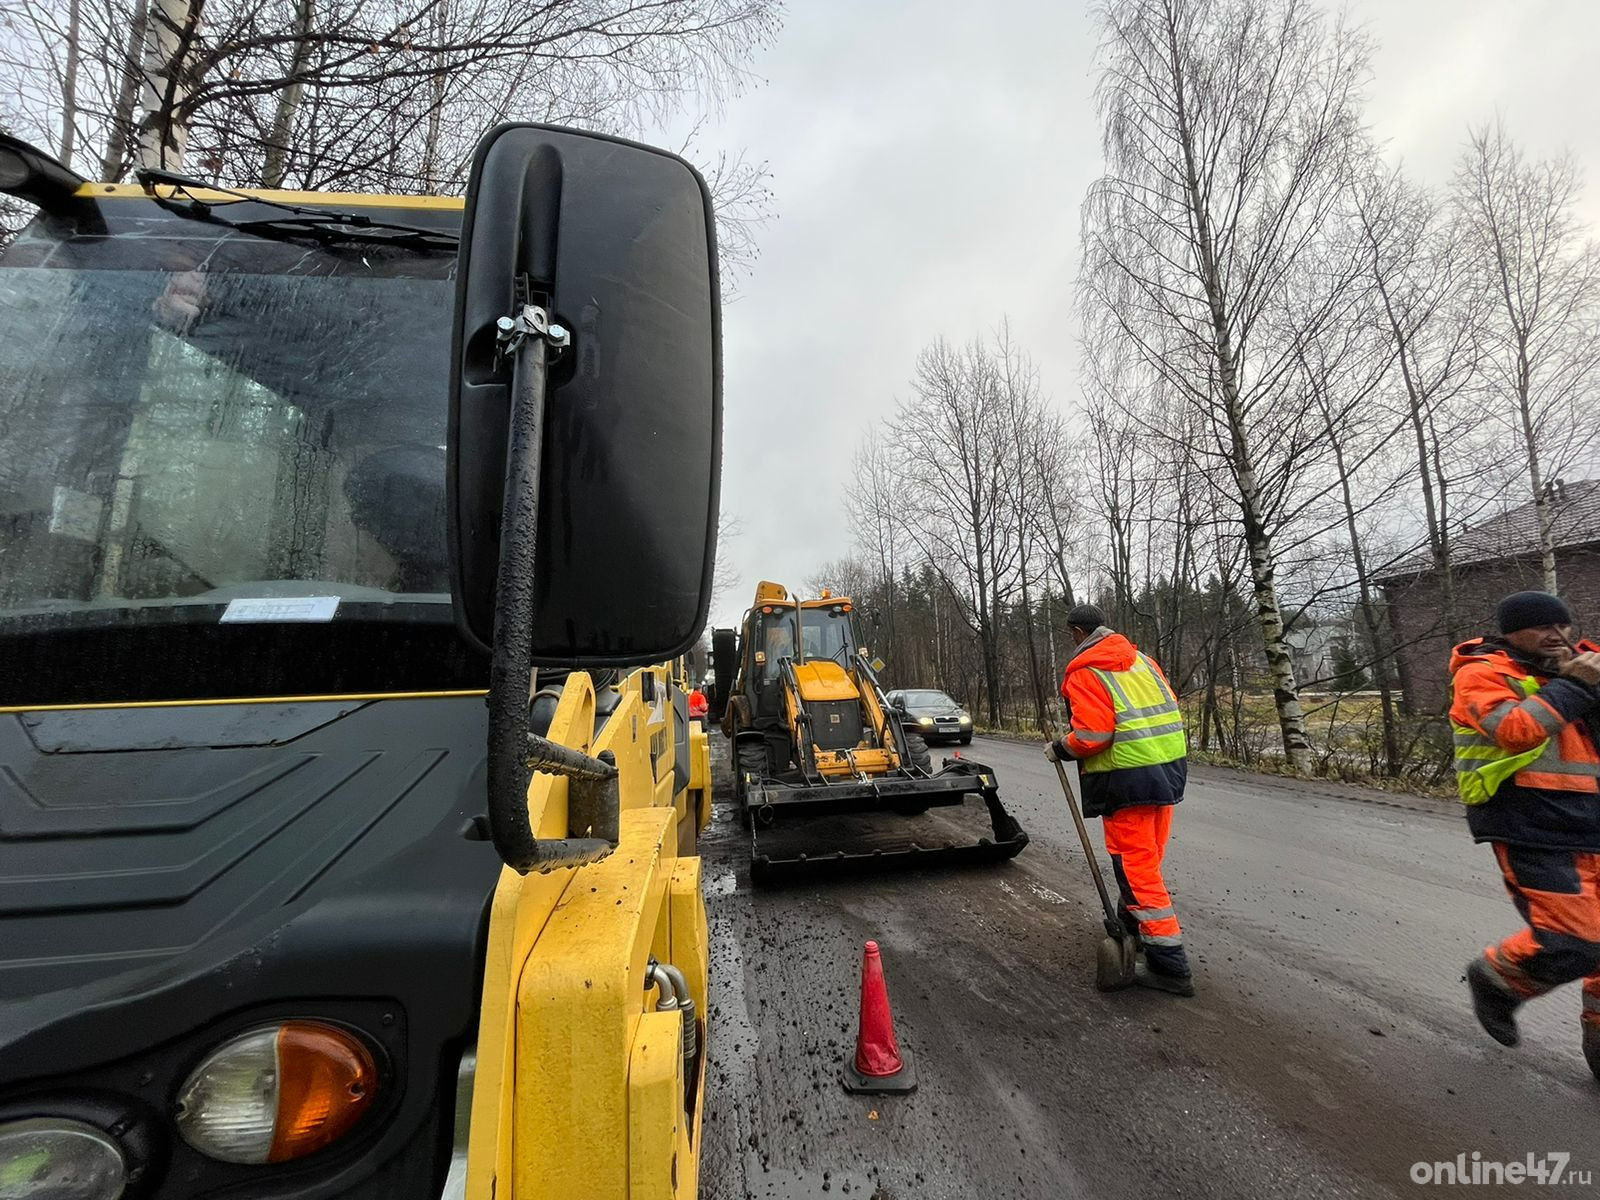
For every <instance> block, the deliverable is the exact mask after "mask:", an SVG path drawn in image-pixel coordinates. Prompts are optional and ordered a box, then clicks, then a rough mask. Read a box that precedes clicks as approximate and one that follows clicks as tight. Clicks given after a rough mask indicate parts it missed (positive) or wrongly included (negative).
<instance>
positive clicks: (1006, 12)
mask: <svg viewBox="0 0 1600 1200" xmlns="http://www.w3.org/2000/svg"><path fill="white" fill-rule="evenodd" d="M1350 12H1351V15H1352V16H1353V17H1354V19H1355V20H1357V21H1358V22H1362V23H1364V24H1366V25H1367V27H1368V28H1369V30H1370V31H1371V33H1372V34H1373V35H1374V37H1375V38H1376V40H1377V42H1378V51H1377V55H1376V59H1375V63H1374V67H1375V79H1374V81H1373V83H1372V86H1371V89H1370V102H1369V105H1368V110H1367V111H1368V119H1369V121H1370V124H1371V126H1372V128H1373V130H1374V132H1375V134H1376V135H1377V136H1378V137H1379V138H1380V139H1383V140H1384V141H1385V142H1387V143H1388V146H1389V150H1390V153H1391V155H1392V156H1394V157H1398V158H1403V159H1404V160H1405V162H1406V163H1407V164H1408V166H1409V168H1410V170H1411V173H1412V175H1413V177H1414V178H1416V179H1417V180H1419V181H1421V182H1425V183H1429V184H1443V183H1444V182H1445V181H1446V180H1448V178H1449V176H1450V173H1451V170H1452V167H1453V165H1454V161H1455V158H1456V156H1457V154H1458V152H1459V149H1460V145H1461V142H1462V139H1463V137H1464V135H1465V132H1466V129H1467V127H1468V125H1469V124H1473V123H1476V122H1479V121H1482V120H1483V119H1485V118H1487V117H1489V116H1492V115H1493V113H1494V112H1495V111H1496V110H1498V111H1499V112H1501V113H1502V114H1503V115H1504V117H1505V120H1506V123H1507V125H1508V127H1509V128H1510V130H1511V132H1512V134H1513V136H1515V137H1516V138H1517V139H1518V140H1520V141H1521V142H1523V143H1524V145H1525V146H1526V147H1527V148H1528V149H1529V150H1530V151H1531V152H1533V153H1536V154H1540V155H1548V154H1553V153H1555V152H1556V151H1558V150H1560V149H1561V148H1563V147H1566V148H1569V149H1571V150H1572V151H1573V152H1574V153H1575V154H1576V155H1577V156H1578V158H1579V160H1580V162H1582V163H1583V164H1584V166H1585V169H1586V171H1587V172H1588V175H1589V186H1588V191H1587V195H1586V205H1585V208H1586V213H1587V215H1588V217H1589V220H1590V221H1591V222H1592V223H1593V224H1594V225H1595V227H1596V229H1597V232H1600V98H1597V86H1600V80H1597V78H1596V76H1597V73H1600V61H1597V59H1596V48H1597V47H1600V0H1544V2H1542V3H1534V2H1528V0H1387V2H1385V0H1352V3H1351V5H1350ZM1094 39H1095V31H1094V27H1093V25H1092V23H1091V20H1090V16H1089V12H1088V8H1087V6H1086V5H1074V4H1071V3H1067V4H1052V3H1047V2H1029V3H1023V2H1020V0H988V2H987V3H981V4H979V3H971V2H962V3H954V2H949V0H939V2H937V3H935V2H931V0H921V2H914V0H898V2H888V0H792V3H791V8H790V11H789V14H788V19H787V22H786V24H785V27H784V29H783V31H782V33H781V34H780V35H779V37H778V40H777V42H776V44H775V45H774V46H773V47H772V48H771V49H770V50H768V51H767V52H766V53H765V54H764V55H763V56H762V57H761V58H760V60H759V61H758V62H757V63H756V71H757V73H758V74H759V75H761V76H762V77H763V79H764V80H765V82H764V83H763V84H762V85H761V86H759V87H758V88H756V89H755V90H753V91H752V92H750V93H749V94H747V95H745V96H743V97H741V98H739V99H737V100H735V101H733V102H732V103H731V104H730V105H729V107H728V109H727V112H726V114H725V116H724V118H723V119H722V120H721V121H720V122H719V124H718V125H717V127H716V128H715V129H714V130H711V131H709V132H711V133H712V135H713V138H712V140H713V141H714V143H715V144H720V145H726V146H729V147H744V148H746V149H747V151H748V152H749V153H750V155H751V156H752V157H753V158H756V159H765V160H766V161H767V162H768V164H769V166H770V169H771V172H772V186H773V190H774V192H775V194H776V205H777V210H778V218H777V220H775V221H774V222H773V223H772V224H771V225H770V226H769V227H768V228H767V229H766V230H765V232H764V234H763V236H762V239H761V246H762V256H761V259H760V261H759V262H758V263H757V264H756V267H755V270H754V273H753V275H752V276H751V277H750V278H749V279H748V280H746V282H745V283H744V285H743V288H742V292H743V295H742V296H741V298H740V299H739V300H738V301H737V302H735V303H734V304H732V305H730V306H729V308H728V309H727V312H726V314H725V324H724V336H725V351H726V393H725V395H726V406H727V424H726V438H725V443H724V458H723V476H722V478H723V508H724V510H725V511H727V512H730V513H734V514H737V515H739V516H740V518H741V520H742V521H743V524H744V533H743V534H742V535H741V536H740V537H738V538H737V539H735V540H733V541H731V542H730V543H729V544H727V545H726V546H725V547H724V550H723V552H724V554H726V555H727V556H728V557H729V558H730V559H731V560H732V565H733V567H734V569H735V570H737V571H738V573H739V574H740V575H741V576H742V577H743V581H742V583H741V584H740V586H739V587H738V588H736V589H734V590H733V591H732V593H731V594H729V595H728V596H727V597H725V598H724V600H723V602H722V604H721V605H720V606H719V610H718V611H715V612H713V614H712V615H713V620H714V621H715V622H716V623H717V624H730V623H732V622H733V621H735V620H736V619H737V618H738V615H739V613H740V612H741V611H742V610H743V608H744V606H745V605H746V604H747V603H748V602H749V597H750V594H751V592H752V591H753V589H754V587H755V583H756V580H758V579H762V578H767V579H775V580H778V581H779V582H782V583H785V584H787V585H789V586H790V587H799V586H801V585H803V583H804V581H805V580H806V579H807V578H809V577H810V576H811V575H812V574H814V573H815V571H816V570H817V568H818V567H819V566H820V565H821V564H822V563H824V562H826V561H827V560H829V559H832V558H837V557H840V556H841V555H843V554H845V553H846V552H847V551H848V550H849V549H850V533H849V528H848V525H847V522H846V519H845V514H844V510H843V506H842V503H841V489H842V488H843V486H844V484H845V482H846V479H847V476H848V469H849V463H850V458H851V455H852V453H853V452H854V450H855V447H856V445H857V443H858V442H859V440H860V438H861V436H862V434H863V433H864V432H865V430H866V429H867V428H868V427H869V426H870V425H872V424H873V423H874V422H879V421H882V420H884V419H885V418H887V417H888V416H889V415H890V414H892V412H893V410H894V405H895V400H896V398H897V397H898V396H902V395H904V394H905V391H906V386H905V385H906V380H907V379H908V378H909V376H910V373H911V367H912V363H913V360H914V359H915V357H916V354H917V351H918V350H919V349H920V348H921V347H922V346H924V345H925V344H927V343H928V342H930V341H932V340H933V339H934V338H935V337H937V336H938V335H940V334H944V335H946V336H948V337H951V338H955V339H962V338H966V337H969V336H971V335H972V334H973V333H975V332H979V331H982V330H984V329H987V328H989V327H991V326H992V325H993V324H994V323H995V322H996V321H998V320H999V319H1000V317H1001V316H1002V315H1009V316H1010V318H1011V320H1012V323H1013V329H1014V331H1015V333H1016V335H1017V337H1018V339H1019V340H1020V341H1021V343H1022V344H1023V345H1024V346H1025V347H1026V348H1027V349H1028V350H1029V352H1030V353H1031V354H1032V355H1033V356H1034V358H1035V360H1036V361H1037V362H1038V364H1039V366H1040V370H1041V375H1042V382H1043V385H1044V389H1045V391H1046V393H1047V394H1048V395H1049V396H1051V397H1052V399H1053V401H1054V403H1055V404H1056V405H1058V406H1059V407H1062V408H1063V409H1070V408H1071V407H1072V406H1073V405H1074V404H1075V402H1076V387H1075V383H1074V359H1075V349H1074V325H1073V319H1072V281H1073V274H1074V271H1075V269H1076V259H1077V240H1078V206H1079V203H1080V201H1081V199H1082V197H1083V194H1084V190H1085V188H1086V187H1087V185H1088V183H1089V181H1090V180H1091V179H1093V178H1094V177H1095V176H1096V175H1097V174H1098V173H1099V169H1100V144H1099V131H1098V128H1097V126H1096V123H1095V114H1094V108H1093V103H1092V95H1091V93H1092V88H1093V76H1092V63H1093V51H1094Z"/></svg>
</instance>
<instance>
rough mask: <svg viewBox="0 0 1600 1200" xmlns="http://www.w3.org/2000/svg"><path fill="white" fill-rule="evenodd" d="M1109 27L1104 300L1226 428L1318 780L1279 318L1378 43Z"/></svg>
mask: <svg viewBox="0 0 1600 1200" xmlns="http://www.w3.org/2000/svg"><path fill="white" fill-rule="evenodd" d="M1099 20H1100V26H1101V29H1102V32H1103V40H1102V44H1101V52H1100V81H1099V91H1098V98H1099V105H1100V113H1101V117H1102V121H1103V124H1104V145H1105V152H1106V158H1107V165H1106V174H1105V176H1104V177H1102V178H1101V179H1100V180H1099V181H1098V182H1097V183H1096V184H1095V185H1094V186H1093V187H1092V189H1091V192H1090V196H1089V199H1088V201H1087V203H1086V206H1085V222H1084V224H1085V231H1084V240H1085V273H1084V284H1085V290H1086V294H1087V301H1086V303H1088V304H1089V305H1092V306H1093V307H1095V308H1097V309H1099V310H1100V311H1101V312H1103V313H1104V314H1105V316H1106V317H1107V318H1108V319H1110V320H1112V321H1114V322H1115V323H1116V325H1117V327H1118V328H1119V329H1120V331H1121V333H1122V335H1123V336H1124V337H1125V338H1127V339H1128V340H1129V341H1130V342H1131V343H1132V344H1133V345H1134V346H1135V347H1136V348H1137V349H1138V351H1139V352H1140V354H1141V356H1142V357H1143V359H1144V360H1145V362H1146V363H1147V364H1148V366H1149V367H1150V369H1151V370H1152V371H1154V372H1156V373H1157V374H1159V375H1160V377H1161V378H1162V380H1163V381H1164V383H1166V384H1167V385H1168V386H1170V387H1172V388H1173V389H1175V390H1176V391H1177V392H1178V393H1179V394H1181V395H1183V396H1185V397H1186V398H1187V400H1188V402H1189V403H1191V404H1193V405H1195V406H1196V407H1197V408H1199V409H1200V410H1201V411H1202V412H1203V413H1204V414H1205V415H1206V417H1207V418H1208V421H1209V423H1210V427H1211V434H1212V436H1213V437H1214V438H1215V440H1216V443H1217V446H1218V448H1219V450H1220V451H1221V452H1222V453H1223V454H1224V456H1225V459H1226V464H1227V471H1228V473H1229V476H1230V478H1231V482H1232V486H1233V491H1234V493H1235V498H1236V500H1237V504H1238V513H1239V521H1240V527H1241V531H1242V533H1243V537H1244V541H1245V544H1246V547H1247V549H1248V552H1249V562H1250V576H1251V581H1252V584H1253V591H1254V598H1255V606H1256V616H1257V620H1258V623H1259V626H1260V631H1261V640H1262V645H1263V648H1264V651H1265V654H1266V658H1267V663H1268V667H1269V670H1270V673H1271V677H1272V684H1273V692H1274V697H1275V701H1276V706H1277V711H1278V721H1279V726H1280V730H1281V733H1282V739H1283V747H1284V753H1285V755H1286V756H1287V758H1288V760H1289V762H1290V763H1291V764H1293V766H1294V767H1295V768H1296V769H1297V770H1301V771H1305V770H1307V769H1309V766H1310V761H1311V760H1310V747H1309V743H1308V742H1307V738H1306V729H1305V719H1304V712H1303V710H1302V708H1301V704H1300V699H1299V695H1298V688H1297V684H1296V680H1295V675H1294V665H1293V660H1292V658H1291V656H1290V651H1289V647H1288V644H1287V642H1286V641H1285V637H1284V617H1283V612H1282V609H1281V605H1280V599H1279V596H1278V584H1277V578H1276V576H1277V569H1278V564H1277V560H1276V557H1275V553H1274V546H1273V538H1272V530H1273V523H1274V516H1275V514H1274V512H1273V511H1272V507H1271V506H1272V501H1273V496H1272V491H1273V485H1272V483H1271V482H1270V481H1269V480H1268V479H1267V478H1265V477H1264V473H1271V471H1273V470H1277V471H1278V473H1279V474H1282V473H1283V470H1284V468H1286V467H1289V466H1292V464H1290V463H1287V462H1286V461H1285V460H1284V454H1285V453H1286V450H1285V446H1286V443H1285V441H1284V439H1283V437H1282V436H1281V434H1282V430H1281V429H1275V428H1274V423H1275V418H1276V415H1277V414H1279V413H1280V412H1281V410H1280V409H1279V407H1278V405H1279V404H1280V402H1281V401H1282V400H1283V399H1284V397H1285V394H1286V391H1287V390H1288V389H1289V388H1290V387H1291V386H1292V374H1293V371H1294V369H1295V367H1294V364H1293V349H1292V346H1285V345H1282V344H1277V345H1274V344H1273V338H1272V325H1273V323H1274V321H1276V320H1277V319H1278V318H1279V316H1280V315H1281V310H1282V307H1283V304H1284V301H1285V298H1286V295H1287V293H1288V291H1289V288H1290V281H1291V280H1292V279H1293V278H1294V277H1295V272H1296V267H1297V266H1298V264H1299V263H1300V261H1301V259H1302V257H1303V256H1304V255H1305V254H1306V253H1307V252H1308V249H1309V247H1311V246H1312V245H1313V244H1314V242H1315V241H1316V239H1317V237H1318V236H1319V234H1320V232H1321V229H1322V226H1323V223H1324V222H1325V220H1326V219H1327V217H1328V214H1329V213H1330V211H1331V210H1332V209H1333V207H1334V205H1335V204H1336V202H1337V199H1338V196H1339V193H1340V188H1341V185H1342V184H1343V182H1344V181H1345V179H1346V177H1347V175H1348V172H1349V169H1350V162H1351V156H1352V153H1353V152H1354V149H1355V147H1356V142H1357V137H1358V132H1359V124H1360V121H1359V105H1360V100H1361V88H1362V86H1363V85H1364V81H1365V79H1366V75H1367V70H1368V67H1367V63H1368V57H1369V55H1368V49H1367V46H1366V44H1365V42H1364V40H1363V39H1362V38H1361V37H1359V36H1358V35H1356V34H1355V33H1354V32H1352V31H1351V30H1349V29H1347V28H1345V27H1344V26H1343V25H1341V24H1337V23H1334V24H1331V25H1330V23H1329V22H1328V21H1327V20H1326V19H1325V18H1324V17H1323V16H1322V14H1321V13H1320V12H1318V11H1317V10H1316V9H1315V8H1313V7H1312V6H1311V5H1310V4H1308V3H1305V2H1304V0H1110V2H1109V3H1106V4H1104V5H1103V6H1102V7H1101V8H1100V10H1099ZM1304 416H1305V414H1304V413H1303V412H1302V413H1301V424H1302V425H1304V424H1305V422H1304ZM1287 446H1288V448H1289V449H1290V450H1294V449H1295V448H1296V447H1298V448H1300V449H1303V445H1302V444H1301V443H1300V442H1298V441H1291V442H1289V443H1287ZM1286 482H1287V480H1279V485H1280V486H1279V487H1278V491H1279V493H1280V494H1281V493H1282V491H1283V490H1284V489H1283V486H1282V485H1284V484H1285V483H1286Z"/></svg>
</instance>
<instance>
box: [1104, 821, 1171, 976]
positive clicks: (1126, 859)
mask: <svg viewBox="0 0 1600 1200" xmlns="http://www.w3.org/2000/svg"><path fill="white" fill-rule="evenodd" d="M1173 807H1174V806H1173V805H1170V804H1160V805H1151V804H1142V805H1136V806H1134V807H1132V808H1122V809H1118V810H1117V811H1116V812H1112V813H1107V814H1106V815H1105V817H1104V818H1103V820H1104V823H1105V831H1106V852H1107V853H1108V854H1110V855H1111V869H1112V870H1113V871H1114V872H1116V876H1117V888H1118V890H1119V891H1120V892H1121V893H1122V903H1121V905H1120V908H1121V909H1122V912H1123V924H1124V925H1127V926H1128V928H1129V930H1130V931H1137V932H1138V935H1139V941H1140V943H1141V944H1142V945H1143V946H1144V956H1145V961H1146V962H1147V963H1148V964H1149V965H1150V969H1151V970H1153V971H1160V972H1162V973H1163V974H1167V975H1187V974H1189V959H1188V956H1187V955H1185V954H1184V952H1183V930H1182V929H1181V928H1179V926H1178V915H1177V913H1175V912H1174V911H1173V910H1172V897H1171V895H1169V894H1168V892H1167V883H1166V880H1165V879H1163V878H1162V877H1161V860H1162V859H1163V858H1164V857H1165V856H1166V853H1167V838H1168V837H1169V836H1170V835H1171V833H1172V809H1173Z"/></svg>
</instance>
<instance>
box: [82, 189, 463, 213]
mask: <svg viewBox="0 0 1600 1200" xmlns="http://www.w3.org/2000/svg"><path fill="white" fill-rule="evenodd" d="M180 191H181V192H182V193H183V195H185V196H190V197H193V198H194V199H196V200H205V201H208V202H216V203H219V204H222V203H226V202H227V201H229V200H237V199H238V198H239V197H240V196H249V197H250V198H251V199H252V200H276V201H277V202H278V203H279V204H304V205H306V206H307V207H318V206H320V207H324V208H434V209H442V210H450V209H457V210H459V209H462V208H464V207H465V205H466V202H465V201H464V200H463V199H462V198H461V197H460V196H403V195H397V194H394V193H388V192H293V191H277V190H274V189H271V188H229V189H228V190H227V191H225V192H223V191H214V190H212V189H211V188H193V189H190V188H175V187H172V186H170V185H168V184H157V185H156V186H155V187H153V188H152V189H150V190H149V191H146V190H145V188H144V187H143V186H141V185H140V184H137V183H86V184H84V185H83V186H82V187H80V188H79V189H78V192H77V194H78V195H79V196H81V197H83V198H85V199H97V198H120V199H149V198H150V196H151V195H152V194H154V195H157V196H160V197H161V198H163V199H168V198H170V197H172V196H173V195H174V194H176V193H178V192H180Z"/></svg>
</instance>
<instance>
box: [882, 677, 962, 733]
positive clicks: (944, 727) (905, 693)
mask: <svg viewBox="0 0 1600 1200" xmlns="http://www.w3.org/2000/svg"><path fill="white" fill-rule="evenodd" d="M886 698H887V699H888V701H889V704H890V705H891V706H892V707H893V708H894V709H895V711H896V712H898V713H899V714H900V719H901V721H902V722H903V723H904V725H905V726H906V728H907V729H914V730H915V731H916V732H917V733H920V734H921V735H922V737H923V738H924V740H926V741H928V742H960V743H961V744H962V745H963V746H965V745H967V744H969V743H970V742H971V741H972V717H971V716H970V715H969V714H968V713H967V710H966V709H964V708H962V707H961V705H959V704H957V703H956V702H955V701H954V700H952V699H950V697H949V696H947V695H945V693H943V692H938V691H934V690H933V689H931V688H903V689H897V690H895V691H892V692H889V693H888V695H887V697H886Z"/></svg>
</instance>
